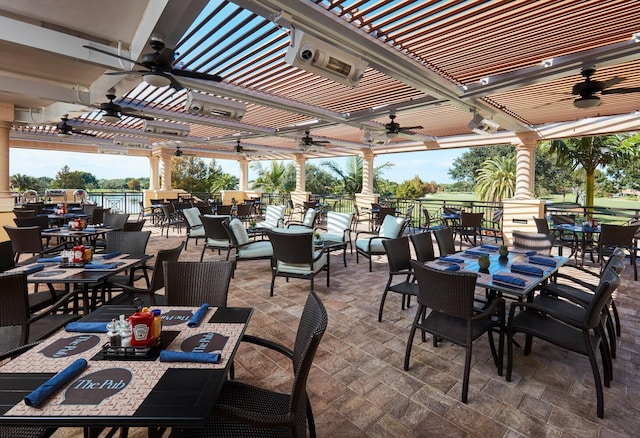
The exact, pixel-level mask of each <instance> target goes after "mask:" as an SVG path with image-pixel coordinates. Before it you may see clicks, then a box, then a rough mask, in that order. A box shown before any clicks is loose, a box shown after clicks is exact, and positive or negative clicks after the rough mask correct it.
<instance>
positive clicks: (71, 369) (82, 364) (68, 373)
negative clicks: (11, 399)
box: [24, 359, 87, 408]
mask: <svg viewBox="0 0 640 438" xmlns="http://www.w3.org/2000/svg"><path fill="white" fill-rule="evenodd" d="M86 367H87V361H86V360H85V359H76V360H75V362H73V363H72V364H71V365H69V366H68V367H66V368H65V369H64V370H62V371H60V372H59V373H58V374H56V375H55V376H53V377H52V378H50V379H49V380H47V381H46V382H44V383H43V384H42V385H40V386H39V387H37V388H36V389H35V390H34V391H33V392H32V393H31V394H28V395H27V396H26V397H25V398H24V402H25V404H26V405H27V406H32V407H34V408H37V407H39V406H40V405H41V404H42V403H44V401H45V400H46V399H47V398H49V397H50V396H51V395H52V394H53V393H55V392H56V391H57V390H58V389H60V388H62V387H63V386H64V385H66V384H67V383H68V382H69V381H70V380H71V379H73V378H74V377H75V376H76V375H78V374H79V373H81V372H82V370H84V369H85V368H86Z"/></svg>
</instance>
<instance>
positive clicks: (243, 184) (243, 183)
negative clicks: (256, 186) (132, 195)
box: [238, 159, 249, 192]
mask: <svg viewBox="0 0 640 438" xmlns="http://www.w3.org/2000/svg"><path fill="white" fill-rule="evenodd" d="M238 164H239V165H240V191H241V192H246V191H247V188H248V187H249V160H247V159H242V160H238Z"/></svg>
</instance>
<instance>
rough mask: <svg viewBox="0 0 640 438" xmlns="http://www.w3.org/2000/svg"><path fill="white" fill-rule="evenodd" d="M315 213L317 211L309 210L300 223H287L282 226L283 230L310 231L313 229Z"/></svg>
mask: <svg viewBox="0 0 640 438" xmlns="http://www.w3.org/2000/svg"><path fill="white" fill-rule="evenodd" d="M317 213H318V211H317V210H316V209H315V208H309V209H307V211H306V212H305V213H304V217H303V218H302V221H287V222H285V224H284V225H285V228H289V229H294V230H307V231H310V230H312V229H313V224H315V222H316V215H317Z"/></svg>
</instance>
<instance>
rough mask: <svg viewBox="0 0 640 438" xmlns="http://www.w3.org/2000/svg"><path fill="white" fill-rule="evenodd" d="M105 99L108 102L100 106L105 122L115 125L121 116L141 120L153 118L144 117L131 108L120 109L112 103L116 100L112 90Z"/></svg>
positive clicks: (120, 107)
mask: <svg viewBox="0 0 640 438" xmlns="http://www.w3.org/2000/svg"><path fill="white" fill-rule="evenodd" d="M106 97H107V99H109V102H104V103H101V104H100V111H101V112H102V114H101V117H102V120H104V121H105V122H110V123H117V122H119V121H120V119H121V118H122V117H123V116H124V117H136V118H138V119H143V120H153V117H150V116H145V115H144V114H140V113H139V112H137V111H135V110H134V109H132V108H127V107H122V106H120V105H118V104H117V103H114V101H113V100H114V99H115V98H116V95H115V91H114V89H113V88H112V89H110V90H109V91H108V92H107V95H106Z"/></svg>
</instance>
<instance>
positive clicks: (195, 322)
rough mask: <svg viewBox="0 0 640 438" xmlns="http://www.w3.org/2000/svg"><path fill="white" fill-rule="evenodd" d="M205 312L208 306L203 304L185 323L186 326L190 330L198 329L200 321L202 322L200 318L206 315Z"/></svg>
mask: <svg viewBox="0 0 640 438" xmlns="http://www.w3.org/2000/svg"><path fill="white" fill-rule="evenodd" d="M207 310H209V305H208V304H206V303H205V304H203V305H202V306H200V308H199V309H198V310H196V313H194V314H193V316H192V317H191V318H190V319H189V322H187V325H188V326H189V327H191V328H194V327H198V326H199V325H200V321H201V320H202V318H204V315H205V314H206V313H207Z"/></svg>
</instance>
